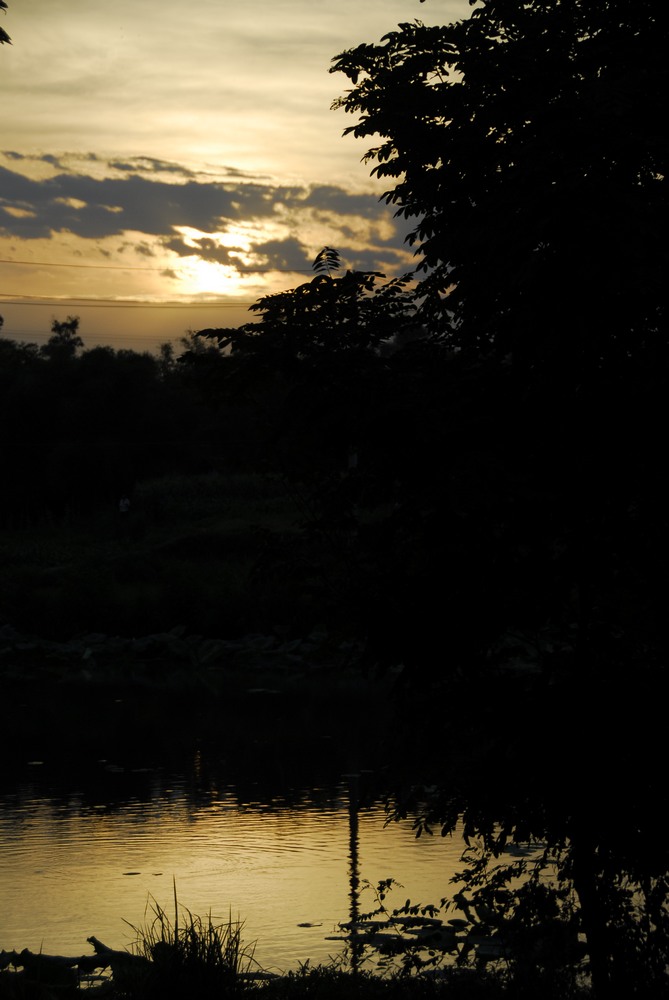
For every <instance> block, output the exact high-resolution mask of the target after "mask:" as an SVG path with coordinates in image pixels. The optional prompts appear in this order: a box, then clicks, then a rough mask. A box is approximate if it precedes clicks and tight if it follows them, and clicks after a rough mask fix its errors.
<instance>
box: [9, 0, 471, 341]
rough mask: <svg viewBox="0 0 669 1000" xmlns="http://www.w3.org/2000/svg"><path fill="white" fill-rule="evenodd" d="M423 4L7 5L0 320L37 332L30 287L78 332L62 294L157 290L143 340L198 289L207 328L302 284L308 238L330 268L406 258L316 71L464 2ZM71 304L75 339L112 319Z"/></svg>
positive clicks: (387, 267)
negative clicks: (208, 310)
mask: <svg viewBox="0 0 669 1000" xmlns="http://www.w3.org/2000/svg"><path fill="white" fill-rule="evenodd" d="M429 6H430V5H422V4H420V3H419V2H418V0H366V2H365V4H363V5H361V4H359V3H358V2H357V0H339V2H338V4H337V5H336V6H327V5H321V6H318V7H314V6H313V4H312V3H310V2H309V0H281V2H280V3H268V2H266V0H248V2H247V3H245V4H244V5H239V4H232V3H231V2H228V0H199V2H198V4H197V5H196V6H195V7H194V8H193V9H192V10H191V9H189V10H188V11H187V12H185V11H184V9H183V7H182V5H181V4H179V3H177V0H165V2H163V3H161V4H157V3H146V4H137V3H136V0H118V2H117V3H115V4H114V5H113V6H112V7H110V5H109V4H108V3H106V2H104V0H69V2H68V4H60V3H59V4H57V3H54V2H53V0H32V2H31V3H30V4H21V3H19V2H16V3H13V4H12V5H11V7H10V13H11V30H10V34H11V36H12V42H13V44H12V46H4V47H3V50H2V53H0V56H1V58H0V87H1V88H2V92H3V94H5V95H6V97H7V99H6V101H5V103H4V105H3V142H4V144H5V148H6V152H5V153H4V154H0V313H2V315H3V316H4V318H5V326H4V328H3V333H4V335H5V336H12V337H16V338H17V339H34V338H35V331H36V329H37V324H38V322H39V324H40V327H41V328H42V329H41V337H42V339H43V337H44V336H45V335H46V334H47V333H48V321H47V322H44V320H43V319H41V318H40V319H39V320H38V319H37V318H36V317H35V316H34V315H33V314H31V318H30V321H29V322H27V323H26V322H24V319H25V317H26V316H27V315H28V313H29V310H28V308H27V306H26V303H27V302H37V301H38V300H39V301H40V302H41V303H42V304H43V305H44V307H45V308H49V309H51V306H47V302H54V303H55V306H54V307H53V310H52V312H53V313H55V314H56V315H57V316H62V315H63V314H65V313H66V312H69V313H77V314H79V313H80V314H81V315H82V332H83V334H84V337H85V339H86V340H87V342H88V340H89V339H90V330H88V329H87V326H86V324H87V323H88V320H85V319H84V314H83V310H82V309H81V308H80V303H81V302H90V303H92V304H95V303H96V304H97V305H98V306H100V307H102V306H103V305H104V304H105V303H106V302H111V303H114V304H122V303H130V304H132V306H133V308H135V307H137V308H139V306H149V305H155V306H156V307H157V306H158V305H160V306H161V308H164V311H163V312H162V314H161V320H160V321H157V320H156V322H155V323H154V324H153V328H154V329H156V330H158V331H159V333H158V334H156V336H158V337H159V338H160V340H165V339H169V337H174V336H179V335H180V334H181V333H183V329H184V326H186V325H187V324H188V318H187V317H186V316H185V314H184V313H183V312H176V311H175V310H172V311H171V312H170V311H169V310H170V309H171V308H172V306H173V305H174V304H175V303H176V305H177V306H178V308H179V310H182V309H184V308H185V307H186V305H187V304H188V302H189V301H191V302H193V303H194V304H195V305H198V306H202V305H203V302H204V301H209V300H211V302H213V303H215V304H216V305H217V306H218V307H220V310H221V316H220V318H219V320H218V322H219V324H220V325H231V324H236V323H239V322H247V321H248V320H249V319H252V318H253V317H252V316H251V315H249V313H248V307H249V306H250V305H251V304H252V303H253V302H254V301H256V300H257V298H259V297H260V296H261V295H264V294H269V293H271V292H275V291H279V290H281V289H285V288H289V287H294V286H295V284H297V283H299V282H300V281H303V280H308V278H309V276H310V273H311V272H310V265H311V261H312V260H313V258H314V256H315V254H316V253H317V252H318V251H319V250H320V249H321V248H322V247H323V246H325V245H329V246H336V247H337V249H338V250H339V251H340V253H341V254H342V257H343V259H344V261H345V265H346V266H347V267H351V268H360V269H369V270H380V271H382V272H384V273H387V274H388V275H389V276H392V275H394V274H398V273H402V272H404V271H406V270H408V269H410V268H411V265H412V255H411V252H410V251H408V250H407V248H406V246H404V245H403V238H404V236H405V234H406V232H407V230H408V229H409V228H410V227H409V226H408V225H407V224H406V223H405V222H404V221H399V220H394V219H393V217H392V210H391V209H389V208H388V207H387V206H385V205H383V204H380V203H379V197H380V195H381V193H382V191H383V186H382V184H381V182H380V181H376V180H373V179H371V178H370V176H369V168H368V166H367V165H364V164H362V163H361V162H360V161H361V157H362V155H363V154H364V152H365V148H363V147H362V145H361V144H360V143H359V142H358V141H357V140H353V139H352V138H351V137H350V136H349V137H347V138H346V139H342V132H343V130H344V128H345V127H346V126H347V125H349V124H351V122H349V121H348V120H344V116H343V115H341V114H337V113H334V112H332V111H331V110H330V105H331V103H332V101H333V99H334V98H335V97H336V96H337V95H338V93H340V91H341V90H342V88H344V87H345V86H346V81H345V80H344V79H343V78H342V79H337V78H335V77H333V76H332V75H331V74H329V73H328V69H329V66H330V63H331V60H332V59H333V58H334V56H335V55H336V54H337V53H338V52H341V51H342V50H343V49H345V48H349V47H353V46H355V45H357V44H360V43H361V42H364V41H376V40H378V39H380V38H381V36H382V35H383V34H384V33H385V32H387V31H389V30H393V28H394V27H395V26H396V25H397V24H398V23H399V22H400V21H404V20H409V19H412V18H415V17H418V18H420V19H423V20H427V19H429V17H430V14H433V16H434V17H436V20H437V21H438V22H440V21H443V20H449V19H455V18H458V17H465V16H468V14H469V4H468V0H442V2H441V3H440V4H439V5H436V4H435V5H433V6H434V7H435V8H437V7H438V8H439V9H438V10H437V9H435V10H433V11H430V10H429V9H428V8H429ZM8 27H9V24H8ZM54 39H55V40H56V43H55V44H54ZM65 151H68V152H65ZM5 262H11V263H5ZM18 262H20V263H18ZM19 300H21V302H22V306H23V308H18V307H16V306H13V305H11V302H12V301H16V302H18V301H19ZM61 305H62V307H61ZM128 308H129V307H128ZM233 308H234V309H235V310H236V312H235V315H234V319H232V318H231V310H232V309H233ZM91 316H92V317H93V319H94V322H95V325H96V334H95V336H99V338H102V339H104V335H105V331H106V330H111V331H115V330H117V327H118V324H117V320H116V319H115V318H114V317H110V318H109V319H108V318H107V317H106V315H105V314H104V310H103V309H102V308H99V309H98V310H97V312H96V313H91ZM145 317H146V313H144V314H142V323H144V325H145V328H146V318H145ZM199 322H200V320H199V316H198V317H196V316H194V317H193V318H192V320H191V321H190V326H191V327H193V326H197V325H198V324H199ZM216 322H217V321H216V320H215V319H214V320H213V321H212V318H211V317H209V316H208V317H207V320H206V325H216ZM201 325H205V322H202V324H201ZM139 326H140V323H139V321H138V322H137V323H133V330H134V329H138V328H139ZM87 335H88V336H87ZM152 336H153V335H152Z"/></svg>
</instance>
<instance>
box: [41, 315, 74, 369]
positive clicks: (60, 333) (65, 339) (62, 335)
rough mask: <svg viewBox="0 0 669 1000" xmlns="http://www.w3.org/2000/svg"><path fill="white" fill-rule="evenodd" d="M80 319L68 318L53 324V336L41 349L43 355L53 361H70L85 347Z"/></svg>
mask: <svg viewBox="0 0 669 1000" xmlns="http://www.w3.org/2000/svg"><path fill="white" fill-rule="evenodd" d="M78 331H79V317H78V316H68V317H67V319H65V320H57V319H54V321H53V322H52V324H51V336H50V337H49V339H48V340H47V342H46V344H44V346H43V347H42V349H41V353H42V354H43V355H44V356H45V357H46V358H49V359H50V360H51V361H70V360H71V359H72V358H74V357H75V356H76V354H77V351H79V350H81V348H83V346H84V342H83V340H82V339H81V337H80V336H79V333H78Z"/></svg>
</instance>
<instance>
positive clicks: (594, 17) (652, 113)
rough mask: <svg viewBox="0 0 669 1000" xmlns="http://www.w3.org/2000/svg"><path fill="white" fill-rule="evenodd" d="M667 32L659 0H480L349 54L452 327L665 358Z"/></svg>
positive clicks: (438, 317) (552, 347) (376, 151)
mask: <svg viewBox="0 0 669 1000" xmlns="http://www.w3.org/2000/svg"><path fill="white" fill-rule="evenodd" d="M668 41H669V10H668V8H667V7H666V5H665V4H661V3H657V2H656V0H639V2H630V0H607V2H603V0H598V2H596V3H592V2H588V0H531V2H527V3H522V4H519V3H516V2H508V0H505V2H499V0H482V2H481V3H479V4H477V6H476V8H475V9H474V10H473V12H472V14H471V16H470V17H469V18H467V19H466V20H462V21H460V22H457V23H454V24H449V25H446V26H437V27H429V26H426V25H424V24H422V23H421V22H418V21H417V22H414V23H405V24H401V25H399V27H398V29H397V30H395V31H392V32H390V33H389V34H387V35H386V36H385V37H384V39H383V40H382V41H381V43H379V44H376V45H373V44H363V45H359V46H358V47H357V48H354V49H351V50H349V51H347V52H344V53H342V54H340V55H339V56H337V57H336V59H335V60H334V65H333V67H332V70H331V71H332V72H341V73H344V74H345V75H346V76H347V77H348V78H349V79H350V80H351V82H352V84H353V87H352V89H351V90H349V91H348V92H347V93H346V94H345V95H344V96H343V97H341V98H340V99H339V100H338V101H337V102H336V103H335V106H336V107H339V108H343V109H344V110H346V111H347V112H350V113H355V114H357V115H359V119H358V122H357V124H356V125H353V126H350V127H349V128H347V129H346V132H347V133H352V134H354V135H355V136H358V137H363V138H376V137H377V136H380V137H381V141H380V143H379V144H378V145H375V146H373V147H372V148H371V149H370V150H369V152H368V153H367V156H366V159H367V160H368V161H369V162H371V163H374V164H376V165H375V166H374V169H373V173H375V174H376V175H378V176H379V177H381V178H382V179H386V180H388V181H390V182H392V184H393V186H392V187H390V188H389V190H388V193H387V194H386V196H385V197H386V200H387V201H388V202H389V203H390V204H392V205H395V206H396V207H397V213H398V214H399V215H400V216H405V217H406V218H409V219H415V220H416V223H415V227H414V229H413V231H412V233H411V235H410V237H409V242H410V243H411V244H412V245H414V246H415V248H416V254H417V256H418V267H419V269H420V270H422V271H424V272H425V275H426V276H425V278H424V280H423V282H422V285H421V294H422V295H423V296H424V297H425V310H424V316H425V320H426V321H427V322H429V323H431V324H433V325H434V326H435V327H436V328H437V329H439V330H440V332H441V333H442V335H443V336H445V337H447V338H448V340H449V342H451V343H453V344H457V345H461V346H467V345H472V344H478V345H481V347H483V348H485V349H489V348H490V347H492V348H494V349H495V351H496V352H497V353H498V354H500V355H505V354H507V353H509V352H511V353H512V354H513V356H514V358H516V359H522V360H524V361H525V362H526V363H528V364H534V365H536V364H545V363H549V364H553V365H554V364H555V363H560V365H561V369H562V371H566V370H572V371H577V372H579V371H582V369H584V368H585V370H586V371H587V370H589V369H592V368H593V367H595V368H597V367H599V366H601V365H606V364H614V363H615V364H617V363H620V362H623V363H624V362H625V360H626V359H627V357H628V356H629V355H630V354H634V355H636V356H639V355H642V356H649V357H650V359H651V361H652V360H654V359H655V358H658V359H662V360H665V359H666V335H667V282H666V280H665V276H666V273H667V265H668V256H667V244H666V239H665V235H664V234H665V232H666V229H667V222H668V205H669V201H668V199H667V180H666V178H667V175H668V171H669V162H668V161H669V147H668V146H667V142H666V130H665V125H664V122H665V121H666V120H667V117H668V116H669V107H668V101H669V85H668V84H669V80H668V75H667V74H668V69H667V62H666V50H667V42H668ZM575 377H578V376H575Z"/></svg>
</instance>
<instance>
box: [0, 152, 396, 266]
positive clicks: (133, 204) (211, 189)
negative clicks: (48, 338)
mask: <svg viewBox="0 0 669 1000" xmlns="http://www.w3.org/2000/svg"><path fill="white" fill-rule="evenodd" d="M35 159H38V160H39V161H40V162H41V163H43V162H45V161H47V162H48V164H49V165H50V166H51V167H53V168H54V170H52V171H51V173H50V174H49V175H48V176H45V177H40V176H35V175H34V172H33V171H32V166H34V160H35ZM5 164H6V165H5V166H1V165H0V191H1V192H2V196H1V197H0V236H2V237H5V238H13V239H18V240H22V241H27V242H29V241H36V240H45V239H46V240H49V241H50V242H51V243H52V244H53V247H54V251H57V246H58V241H59V240H61V241H62V240H63V239H66V238H67V237H74V238H76V239H77V240H80V241H84V242H89V241H90V245H91V246H93V244H97V243H99V242H100V241H104V240H108V239H110V238H115V237H121V238H122V242H121V244H119V245H118V247H117V252H119V253H121V252H127V251H128V250H130V249H132V250H134V252H135V253H137V254H140V255H143V256H144V257H148V256H156V254H157V253H158V252H159V250H160V249H161V248H162V250H163V251H168V252H169V253H172V254H175V255H176V256H177V257H198V258H200V259H201V260H203V261H210V262H216V263H220V264H222V265H226V264H227V265H232V266H234V267H236V268H237V269H238V270H239V271H246V272H251V271H254V270H259V269H272V268H275V269H277V270H282V271H283V270H293V269H294V270H305V269H308V268H309V266H310V262H311V259H312V258H313V255H314V252H315V250H317V249H320V247H321V246H324V245H326V244H327V245H333V246H338V247H340V248H341V251H342V254H343V255H345V256H346V259H347V260H351V261H352V262H353V261H355V262H356V263H355V265H353V264H351V266H360V263H362V262H364V263H365V266H366V269H371V270H374V269H378V268H379V264H380V263H381V262H382V263H383V264H384V266H385V267H390V268H391V269H393V270H397V269H399V270H402V269H406V262H407V259H408V254H407V251H406V249H405V248H403V247H402V241H403V233H401V231H400V224H399V222H398V220H394V219H393V214H392V210H390V209H389V208H388V207H387V206H386V205H385V204H384V203H383V202H381V201H380V200H379V198H378V197H377V196H376V195H374V194H364V193H363V194H360V193H355V192H350V191H347V190H345V189H344V188H343V187H338V186H336V185H322V184H315V185H299V184H294V185H292V184H279V183H276V182H273V181H272V180H271V179H269V178H265V179H259V178H258V177H257V176H256V175H253V174H246V173H244V172H242V171H238V170H235V171H231V170H228V169H227V168H224V169H223V170H222V171H221V172H220V175H219V176H213V175H212V174H208V173H205V172H196V171H194V170H192V169H191V168H189V167H187V166H183V165H181V164H179V163H175V162H171V161H163V160H160V159H157V158H153V157H137V158H130V159H118V158H114V159H109V160H104V158H102V157H100V156H98V155H96V154H91V155H90V156H89V157H87V156H79V157H78V158H77V160H76V163H75V164H71V163H70V161H69V159H68V157H67V156H65V155H63V156H60V157H56V156H51V155H49V156H40V157H37V158H32V160H31V158H29V157H22V156H20V154H13V153H12V154H5ZM63 168H67V169H63ZM129 234H132V235H129ZM314 248H315V249H314ZM344 248H346V250H345V253H344Z"/></svg>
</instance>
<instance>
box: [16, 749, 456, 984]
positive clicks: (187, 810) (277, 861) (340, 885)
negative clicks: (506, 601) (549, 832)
mask: <svg viewBox="0 0 669 1000" xmlns="http://www.w3.org/2000/svg"><path fill="white" fill-rule="evenodd" d="M385 819H386V814H385V810H384V804H383V799H382V797H381V796H379V795H378V793H377V792H375V790H374V780H373V776H366V775H365V774H364V773H363V774H360V775H358V776H357V777H355V778H352V777H350V776H347V775H344V774H342V775H340V778H339V780H338V781H336V782H332V783H329V784H327V785H322V784H321V785H319V784H314V783H312V784H310V785H308V786H306V787H284V788H282V789H280V790H277V789H269V788H267V786H266V785H265V784H264V783H263V782H261V781H259V782H254V781H248V780H246V781H244V782H243V783H240V784H236V783H229V782H226V780H225V775H217V774H216V769H215V768H211V767H205V766H204V763H203V760H202V758H201V755H199V754H197V753H196V754H195V755H194V757H193V758H192V759H191V760H190V761H189V766H188V767H184V768H183V769H181V770H180V769H179V768H176V769H175V768H174V767H170V768H161V767H150V768H136V769H128V768H126V767H121V766H119V765H116V764H114V763H110V762H109V761H106V760H99V761H96V762H95V763H94V764H93V765H91V767H90V768H89V770H88V771H87V773H86V776H85V778H84V777H83V776H82V775H76V774H73V775H71V776H70V777H69V780H68V775H67V774H63V773H62V769H61V770H59V772H58V780H57V781H54V777H53V772H49V771H48V769H47V768H45V765H44V764H43V763H40V762H37V761H35V762H30V763H28V762H26V763H25V766H24V767H23V768H21V769H20V772H19V773H17V775H16V780H15V781H14V783H13V784H11V783H10V784H7V782H6V781H5V783H4V785H3V790H2V795H0V884H1V885H2V906H1V907H0V948H4V949H17V950H21V949H22V948H26V947H27V948H30V949H31V950H34V951H38V950H40V949H41V950H42V951H43V952H45V953H49V954H68V955H80V954H88V953H90V951H91V946H90V945H89V944H87V942H86V938H87V937H89V936H91V935H94V936H95V937H97V938H99V939H100V940H101V941H103V942H104V943H105V944H108V945H109V946H111V947H115V948H123V947H129V946H130V944H131V942H132V941H133V939H134V936H135V935H134V932H133V930H132V928H131V927H130V926H129V923H130V924H134V925H139V924H142V923H144V922H145V920H146V919H150V917H151V905H152V903H153V902H154V901H155V902H157V903H159V904H160V905H161V906H163V907H164V908H165V909H166V910H168V912H169V913H170V915H171V914H172V911H173V888H174V885H175V884H176V891H177V895H178V898H179V901H180V903H181V904H182V905H183V906H185V907H187V908H188V909H189V910H190V911H191V912H193V913H196V914H199V915H200V916H206V915H207V914H208V913H211V914H212V917H213V918H215V919H216V920H217V921H218V920H219V919H220V921H226V920H227V919H228V917H229V916H232V918H233V919H237V918H239V919H241V920H243V921H244V931H243V937H244V940H245V941H246V942H247V944H252V943H254V942H255V957H256V959H257V961H258V962H259V963H260V965H261V966H262V967H263V968H266V969H271V970H273V971H276V972H281V971H286V970H288V969H295V968H297V967H298V966H299V964H300V963H302V962H305V961H306V960H307V959H308V960H310V961H311V962H312V964H313V963H317V962H324V961H327V960H328V958H329V957H331V956H334V955H337V954H339V953H340V951H341V949H342V947H343V944H342V942H340V941H334V940H329V938H330V937H332V936H333V935H336V933H337V932H338V924H339V922H340V921H344V920H347V919H348V918H349V916H350V913H351V905H352V901H351V895H350V893H351V880H352V878H355V877H356V876H357V877H358V878H359V879H360V881H361V885H362V886H363V888H362V891H361V893H360V895H359V899H358V900H357V902H358V905H359V909H360V911H361V912H365V911H367V910H371V909H373V908H374V905H375V900H374V898H373V895H372V892H371V890H370V889H368V888H364V883H365V881H368V882H370V883H372V884H375V883H376V882H378V881H379V880H380V879H385V878H391V877H392V878H394V879H395V880H396V881H398V882H400V883H401V884H402V886H403V888H401V889H399V888H398V889H396V890H394V894H395V897H396V898H391V899H390V902H391V903H394V905H401V904H402V903H404V901H405V899H406V898H407V897H409V898H411V900H412V902H422V903H428V902H434V903H438V902H439V900H440V899H441V898H442V897H443V896H447V895H451V894H452V892H453V891H454V887H453V886H451V885H450V879H451V876H452V875H453V873H454V871H455V870H457V869H458V868H459V867H460V865H459V860H460V856H461V853H462V850H463V844H462V842H461V841H460V839H459V838H445V839H442V838H441V837H434V838H429V837H428V838H426V837H423V838H421V839H420V840H416V838H415V836H414V834H413V831H412V830H411V825H410V823H406V824H395V823H393V824H391V825H389V826H386V824H385ZM147 907H148V911H147ZM128 922H129V923H128ZM305 925H306V926H305Z"/></svg>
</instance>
